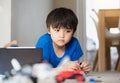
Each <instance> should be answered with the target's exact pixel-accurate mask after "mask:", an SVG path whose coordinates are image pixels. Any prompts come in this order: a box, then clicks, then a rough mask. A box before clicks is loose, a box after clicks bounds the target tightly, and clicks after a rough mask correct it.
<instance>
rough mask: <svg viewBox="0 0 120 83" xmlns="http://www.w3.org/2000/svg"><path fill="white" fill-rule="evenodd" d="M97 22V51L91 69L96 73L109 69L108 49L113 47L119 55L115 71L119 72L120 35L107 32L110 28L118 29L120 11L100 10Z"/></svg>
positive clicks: (119, 26) (119, 25) (109, 57)
mask: <svg viewBox="0 0 120 83" xmlns="http://www.w3.org/2000/svg"><path fill="white" fill-rule="evenodd" d="M98 20H99V21H98V26H97V31H98V39H99V50H98V52H97V56H96V59H95V62H94V65H93V69H94V70H95V69H96V70H97V71H98V72H104V71H107V70H110V69H111V56H110V47H112V46H114V47H116V48H117V51H118V54H119V56H118V59H117V63H116V66H115V70H116V71H120V33H118V34H113V33H110V32H109V30H110V28H117V27H118V28H120V9H101V10H99V13H98Z"/></svg>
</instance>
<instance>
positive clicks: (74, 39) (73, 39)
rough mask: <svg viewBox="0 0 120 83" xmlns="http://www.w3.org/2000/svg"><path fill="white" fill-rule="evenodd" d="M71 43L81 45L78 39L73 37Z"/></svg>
mask: <svg viewBox="0 0 120 83" xmlns="http://www.w3.org/2000/svg"><path fill="white" fill-rule="evenodd" d="M70 42H73V43H79V40H78V39H77V38H76V37H72V38H71V41H70Z"/></svg>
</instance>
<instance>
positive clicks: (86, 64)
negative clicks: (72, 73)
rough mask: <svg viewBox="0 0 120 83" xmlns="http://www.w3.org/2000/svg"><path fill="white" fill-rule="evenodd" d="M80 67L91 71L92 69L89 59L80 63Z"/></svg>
mask: <svg viewBox="0 0 120 83" xmlns="http://www.w3.org/2000/svg"><path fill="white" fill-rule="evenodd" d="M80 69H83V70H84V71H85V72H90V71H91V66H90V63H89V62H88V61H83V62H82V63H81V65H80Z"/></svg>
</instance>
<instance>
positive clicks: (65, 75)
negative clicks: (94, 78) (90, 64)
mask: <svg viewBox="0 0 120 83" xmlns="http://www.w3.org/2000/svg"><path fill="white" fill-rule="evenodd" d="M65 79H76V80H77V81H78V82H83V81H85V72H84V71H83V70H73V71H62V72H60V73H59V74H58V75H57V76H56V81H57V83H62V82H63V81H65Z"/></svg>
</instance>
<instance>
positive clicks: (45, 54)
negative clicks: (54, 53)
mask: <svg viewBox="0 0 120 83" xmlns="http://www.w3.org/2000/svg"><path fill="white" fill-rule="evenodd" d="M46 39H47V38H43V37H40V38H39V39H38V41H37V43H36V48H42V60H47V61H49V56H50V55H49V54H50V50H49V43H48V42H47V40H46ZM47 43H48V44H47Z"/></svg>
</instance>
